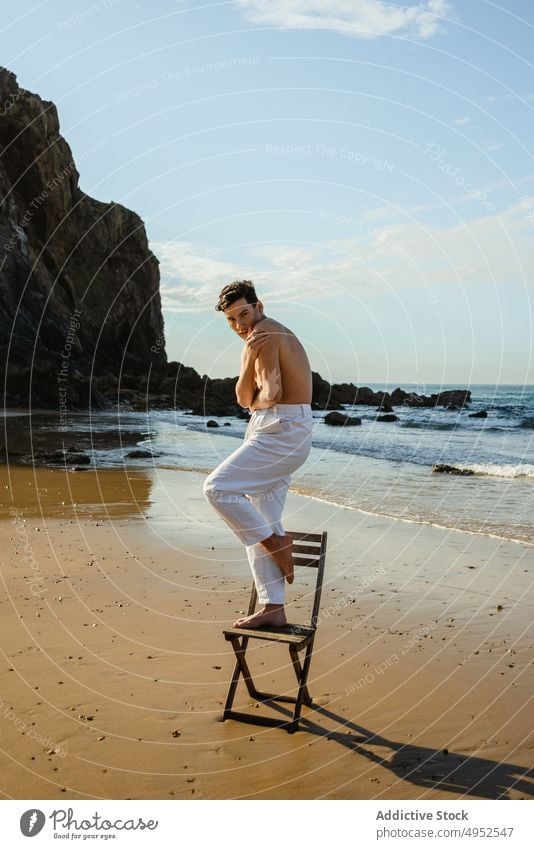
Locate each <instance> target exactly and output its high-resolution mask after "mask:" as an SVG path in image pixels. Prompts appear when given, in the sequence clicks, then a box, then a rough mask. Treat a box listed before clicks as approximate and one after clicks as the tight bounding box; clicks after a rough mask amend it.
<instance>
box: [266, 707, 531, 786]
mask: <svg viewBox="0 0 534 849" xmlns="http://www.w3.org/2000/svg"><path fill="white" fill-rule="evenodd" d="M265 704H267V705H268V706H269V707H270V708H273V709H274V710H276V711H278V712H279V713H282V714H284V715H287V717H288V719H290V718H291V715H292V714H291V711H290V710H287V709H286V708H284V707H282V705H280V704H278V703H277V702H274V701H269V702H266V703H265ZM305 711H306V713H305V715H304V716H302V717H301V718H300V731H301V732H302V731H307V732H308V733H310V734H314V735H316V736H317V737H324V738H326V739H327V740H332V741H334V742H335V743H338V744H340V745H341V746H345V747H346V748H347V749H350V750H351V751H352V752H354V754H355V755H359V756H360V757H362V758H366V759H367V760H368V761H371V762H372V763H374V764H376V765H377V766H381V767H383V768H384V769H388V770H390V772H391V773H392V774H393V775H394V776H395V778H398V779H401V780H402V781H407V782H410V783H411V784H414V785H415V786H417V787H422V788H425V789H429V790H430V789H431V790H441V791H446V792H448V793H455V794H457V795H458V796H468V797H469V796H472V797H473V798H476V799H508V798H510V797H509V795H508V794H509V791H510V790H512V789H513V790H514V791H515V792H514V798H519V797H520V795H522V796H523V798H525V799H528V798H531V797H534V770H532V769H528V768H527V767H524V766H519V765H517V764H513V763H508V762H501V761H492V760H489V759H488V758H481V757H478V756H477V755H467V754H462V753H461V752H451V751H447V750H446V749H444V750H439V749H430V748H428V747H426V746H415V745H413V744H412V743H398V742H396V741H394V740H388V739H387V738H386V737H382V736H381V735H380V734H373V733H372V731H369V730H368V729H367V728H364V727H363V726H361V725H357V724H356V723H355V722H351V721H350V720H349V721H348V720H346V719H345V718H344V717H342V716H339V715H338V714H335V713H333V712H332V711H330V710H328V709H327V708H325V707H320V706H319V705H313V706H312V707H308V708H306V709H305ZM312 712H313V713H312ZM313 714H315V715H317V714H318V715H319V716H321V717H324V718H325V719H328V720H332V721H334V722H335V723H336V725H337V726H338V728H339V726H342V727H343V730H342V731H340V730H335V731H328V730H327V729H325V728H324V727H322V726H321V725H319V724H317V722H314V721H313V720H312V718H311V717H312V716H313ZM377 795H378V794H377Z"/></svg>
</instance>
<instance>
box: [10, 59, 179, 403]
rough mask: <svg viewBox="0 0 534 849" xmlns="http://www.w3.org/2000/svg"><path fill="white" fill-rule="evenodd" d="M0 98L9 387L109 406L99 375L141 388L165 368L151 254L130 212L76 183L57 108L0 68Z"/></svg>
mask: <svg viewBox="0 0 534 849" xmlns="http://www.w3.org/2000/svg"><path fill="white" fill-rule="evenodd" d="M0 103H10V104H11V106H10V108H9V110H8V111H5V110H4V114H3V115H2V117H1V120H0V149H1V150H2V156H1V159H0V197H2V199H3V202H2V205H1V207H0V350H1V352H2V354H3V359H4V360H5V371H6V372H7V393H8V395H9V397H10V398H11V399H13V400H15V401H16V402H17V403H18V405H20V406H29V405H30V401H31V405H32V406H34V407H52V408H59V406H60V404H63V405H64V406H65V407H66V408H67V410H70V409H83V408H87V407H96V408H103V407H106V406H108V404H107V402H106V399H105V397H104V396H103V395H102V394H101V393H100V391H99V389H98V388H97V387H95V386H93V380H94V379H95V377H97V376H98V375H99V374H107V373H109V372H114V371H116V370H117V367H118V366H120V369H121V372H122V373H123V374H125V375H126V377H127V384H128V386H131V387H132V388H137V389H138V388H139V379H138V376H139V375H146V374H148V372H149V369H150V366H151V365H156V366H157V365H160V366H163V365H165V364H166V355H165V345H164V335H163V319H162V315H161V304H160V294H159V271H158V261H157V259H156V258H155V257H154V255H153V254H152V253H151V251H150V250H149V248H148V242H147V237H146V233H145V228H144V225H143V222H142V221H141V219H140V218H139V216H138V215H137V214H136V213H135V212H132V211H131V210H129V209H126V208H125V207H123V206H121V205H120V204H117V203H114V202H113V201H111V202H109V203H103V202H100V201H98V200H95V199H94V198H92V197H90V196H89V195H87V194H85V192H83V191H82V190H81V189H80V187H79V185H78V177H79V175H78V171H77V169H76V165H75V163H74V160H73V157H72V152H71V150H70V147H69V145H68V144H67V142H66V141H65V139H64V138H63V137H62V136H61V135H60V131H59V120H58V114H57V110H56V107H55V106H54V104H53V103H50V102H49V101H46V100H41V98H40V97H39V96H38V95H36V94H33V93H32V92H30V91H26V90H25V89H22V88H19V86H18V84H17V80H16V77H15V76H14V74H11V73H9V71H7V70H6V69H5V68H0ZM10 340H11V341H10ZM2 377H4V375H2ZM59 378H62V380H60V379H59ZM30 383H31V387H30ZM60 388H61V389H62V390H63V392H62V395H61V396H60V395H59V389H60ZM60 399H61V400H60Z"/></svg>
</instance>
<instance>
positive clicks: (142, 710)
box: [0, 466, 534, 799]
mask: <svg viewBox="0 0 534 849" xmlns="http://www.w3.org/2000/svg"><path fill="white" fill-rule="evenodd" d="M203 477H204V476H203V474H200V473H195V472H188V473H185V472H176V471H171V470H165V469H156V470H155V469H146V470H142V469H136V470H134V471H129V472H125V471H115V470H101V471H84V472H66V471H64V470H61V469H45V468H42V469H33V468H30V467H28V468H24V467H14V466H11V467H9V468H7V467H3V468H2V475H1V490H0V491H1V493H2V494H3V495H2V504H1V508H0V509H1V511H2V513H1V515H2V521H1V522H0V534H1V545H2V559H1V562H2V570H1V571H2V582H3V587H4V593H3V594H2V599H1V612H2V615H1V616H0V629H1V637H0V645H1V649H2V663H1V669H0V682H1V699H0V701H1V707H0V738H1V750H2V753H1V755H0V770H1V787H0V789H1V793H2V796H3V798H6V799H9V798H12V799H23V798H34V799H48V798H50V799H53V798H54V799H55V798H58V799H60V798H63V799H65V798H68V799H93V798H97V799H118V798H124V799H172V798H176V799H189V798H204V799H316V798H317V799H319V798H321V799H461V798H466V797H469V798H484V799H488V798H490V799H494V798H510V799H517V798H528V797H530V796H531V795H532V790H533V786H534V785H533V782H532V774H531V773H530V774H529V769H530V767H531V765H532V748H533V737H532V723H531V717H532V712H531V698H532V661H531V657H532V642H533V635H532V619H533V617H532V613H533V609H532V606H533V605H532V594H530V597H529V595H528V592H529V590H530V588H531V586H532V574H533V566H534V548H532V547H529V546H527V545H524V544H520V543H515V542H510V541H507V540H502V539H497V538H492V537H489V536H481V535H474V534H466V533H461V532H457V531H451V530H444V529H440V528H435V527H429V526H424V525H418V524H415V523H410V522H403V521H398V520H390V519H385V518H381V517H376V516H370V515H367V514H365V513H362V512H358V511H354V510H347V509H341V508H335V509H333V508H332V506H329V505H327V504H324V503H321V502H318V501H316V500H313V499H310V498H306V497H303V496H301V495H297V494H295V493H290V495H289V497H288V501H287V505H286V512H285V524H286V528H288V529H289V530H306V531H313V532H318V531H321V530H327V531H328V534H329V549H328V554H327V568H326V579H325V586H324V593H323V603H322V613H321V619H320V623H319V630H318V636H317V641H316V648H315V652H314V657H313V663H312V668H311V674H310V680H309V683H310V691H311V694H312V696H313V697H314V698H315V702H316V707H315V708H314V709H310V708H305V709H304V711H303V718H304V719H303V722H302V730H300V731H299V732H298V733H297V734H294V735H290V734H288V733H287V732H285V731H284V730H279V729H268V728H261V727H258V726H253V725H246V724H244V723H239V722H235V721H227V722H225V723H222V722H221V721H220V719H221V713H222V706H223V704H224V699H225V696H226V690H227V685H228V681H229V678H230V675H231V671H232V668H233V655H232V653H231V651H230V646H229V644H228V643H226V642H225V640H224V639H223V636H222V633H221V632H222V629H223V628H224V627H225V626H226V625H228V624H229V623H230V624H231V622H232V621H233V619H234V618H236V617H237V616H238V615H239V614H240V613H242V612H243V611H245V609H246V606H247V602H248V594H249V591H250V574H249V568H248V564H247V563H246V562H245V558H244V552H243V551H242V550H240V548H239V546H238V545H237V544H236V542H235V540H234V538H233V536H232V534H231V533H230V531H228V530H227V529H226V527H225V526H223V524H222V523H221V522H220V521H219V520H218V519H217V517H216V516H214V515H212V513H211V511H210V508H209V506H208V505H207V504H206V503H205V502H204V499H203V497H202V494H201V483H202V480H203ZM309 580H310V579H309V575H307V574H305V573H303V570H302V569H301V570H299V571H298V572H297V578H296V581H295V584H294V585H293V587H291V588H290V589H289V591H288V603H289V606H288V618H289V620H290V621H292V622H301V623H303V622H306V621H307V611H308V604H309V601H310V599H309V593H308V590H309V588H310V582H309ZM249 656H250V659H251V664H252V668H253V670H255V671H256V673H257V675H258V676H259V683H260V685H262V686H264V687H266V688H268V689H273V688H275V689H278V690H279V691H280V692H282V691H288V692H289V691H291V688H292V687H293V684H294V679H293V673H292V670H291V669H290V666H289V657H288V654H287V650H286V649H285V647H283V646H276V645H271V644H267V643H264V642H262V641H258V642H257V645H255V646H252V648H251V649H250V654H249ZM240 687H241V685H240ZM236 707H237V708H238V709H242V710H250V711H264V710H267V708H266V707H262V706H255V705H254V703H253V702H251V701H250V699H249V698H248V696H247V694H246V691H245V690H244V688H243V689H240V690H239V691H238V698H237V699H236Z"/></svg>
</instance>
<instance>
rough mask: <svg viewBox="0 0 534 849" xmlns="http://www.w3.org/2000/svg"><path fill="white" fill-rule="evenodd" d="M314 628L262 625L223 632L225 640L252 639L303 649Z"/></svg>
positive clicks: (229, 629) (308, 626) (307, 626)
mask: <svg viewBox="0 0 534 849" xmlns="http://www.w3.org/2000/svg"><path fill="white" fill-rule="evenodd" d="M314 633H315V628H312V627H311V626H310V625H294V624H290V623H288V624H287V625H279V626H277V625H263V626H262V627H261V628H226V629H225V630H224V631H223V634H224V637H225V639H226V640H231V639H233V638H234V637H252V638H254V637H255V638H256V639H260V640H276V642H279V643H287V644H290V645H294V646H297V647H298V648H304V646H306V645H307V644H308V643H309V641H310V639H311V637H312V636H313V634H314Z"/></svg>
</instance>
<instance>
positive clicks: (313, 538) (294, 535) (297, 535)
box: [286, 531, 322, 542]
mask: <svg viewBox="0 0 534 849" xmlns="http://www.w3.org/2000/svg"><path fill="white" fill-rule="evenodd" d="M286 534H287V535H288V536H290V537H291V539H301V540H304V541H306V542H321V539H322V537H321V534H305V533H302V532H301V531H286Z"/></svg>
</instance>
